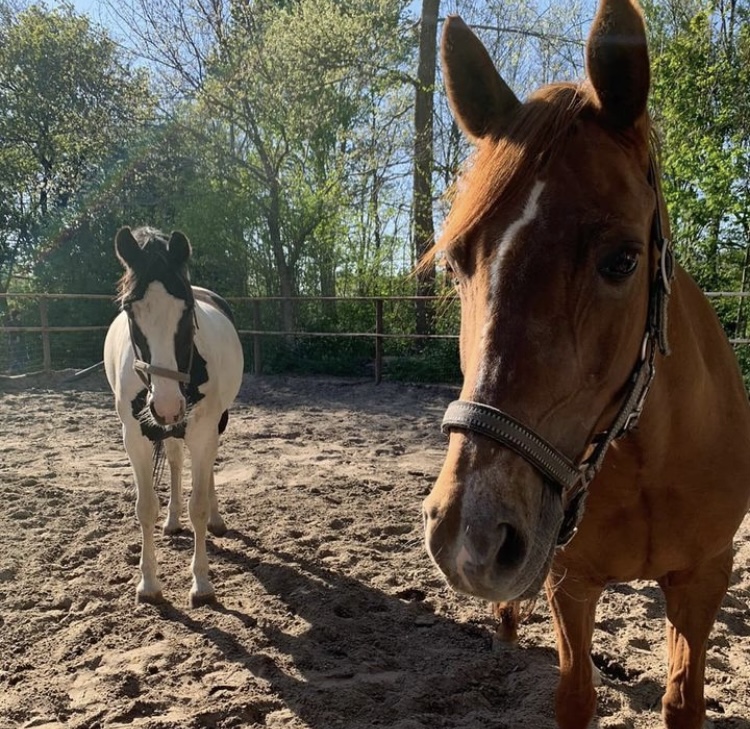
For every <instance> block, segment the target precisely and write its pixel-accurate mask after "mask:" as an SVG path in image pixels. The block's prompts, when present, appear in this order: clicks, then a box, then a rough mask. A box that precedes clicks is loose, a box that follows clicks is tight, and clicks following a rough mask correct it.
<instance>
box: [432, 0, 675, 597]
mask: <svg viewBox="0 0 750 729" xmlns="http://www.w3.org/2000/svg"><path fill="white" fill-rule="evenodd" d="M442 63H443V69H444V76H445V81H446V88H447V93H448V99H449V102H450V105H451V108H452V111H453V114H454V116H455V119H456V121H457V122H458V124H459V126H460V127H461V129H462V130H463V132H464V133H465V134H466V135H467V136H468V137H469V139H470V140H471V141H472V142H473V144H474V146H475V150H474V154H473V157H472V160H471V163H470V165H469V166H468V168H467V169H466V171H465V172H464V174H463V176H462V179H461V180H460V182H459V184H458V186H457V192H456V195H455V198H454V200H453V203H452V208H451V211H450V213H449V216H448V218H447V220H446V223H445V226H444V230H443V234H442V236H441V239H440V240H439V242H438V244H437V245H436V248H435V251H434V252H435V253H440V254H442V256H443V257H444V261H445V263H446V267H447V269H448V270H449V272H450V274H451V275H452V277H453V278H454V281H455V285H456V287H457V290H458V294H459V296H460V300H461V331H460V352H461V367H462V371H463V375H464V381H463V387H462V390H461V400H462V401H467V402H468V403H470V404H471V403H478V404H479V407H482V406H488V407H486V408H485V409H486V410H488V411H489V410H494V409H497V410H499V411H501V412H502V413H503V414H505V415H504V416H503V417H505V421H503V422H504V423H505V424H506V425H504V426H503V427H504V428H505V429H506V430H507V428H512V427H515V426H514V425H513V423H518V424H520V426H519V431H518V433H516V432H515V431H514V433H510V434H507V433H506V436H507V437H505V438H504V439H500V442H498V440H497V439H495V438H493V437H491V436H492V435H493V434H492V432H491V431H492V427H493V426H492V423H491V422H490V423H489V424H488V423H487V422H485V425H486V426H487V427H486V428H484V430H482V428H479V432H477V429H476V428H472V427H471V425H470V420H471V418H470V417H468V416H467V417H468V420H467V418H464V421H463V422H458V425H457V426H456V424H455V423H454V424H453V425H452V426H451V425H450V424H449V429H450V439H449V445H448V452H447V456H446V459H445V463H444V465H443V467H442V470H441V473H440V475H439V477H438V480H437V482H436V484H435V486H434V488H433V490H432V492H431V494H430V495H429V497H428V498H427V499H426V501H425V503H424V519H425V531H426V544H427V549H428V551H429V553H430V555H431V557H432V559H433V560H434V562H435V563H436V564H437V566H438V568H439V569H440V570H441V572H442V573H443V574H444V575H445V577H446V578H447V580H448V582H449V583H450V584H451V585H452V586H453V587H454V588H456V589H458V590H460V591H463V592H467V593H470V594H473V595H476V596H479V597H483V598H485V599H488V600H493V601H504V600H510V599H515V598H519V597H530V596H533V595H534V594H535V593H536V592H537V591H538V590H539V588H540V587H541V585H542V583H543V581H544V579H545V577H546V575H547V573H548V571H549V568H550V565H551V562H552V558H553V556H554V553H555V549H556V547H557V546H558V542H559V541H560V532H561V528H563V524H564V516H565V509H566V507H567V505H568V501H569V493H568V488H567V487H566V485H565V484H564V483H562V482H563V481H564V479H562V480H561V479H556V478H555V477H554V474H551V473H549V472H547V471H545V469H544V468H543V467H540V465H539V463H538V462H537V461H535V460H534V458H528V457H525V456H524V455H522V454H523V453H524V449H523V447H521V446H523V443H520V444H516V443H515V441H514V438H515V439H516V440H518V439H520V440H526V439H533V438H538V440H539V442H540V443H541V444H542V445H541V446H538V447H539V448H541V449H542V450H543V449H545V448H549V449H550V450H551V451H554V452H555V453H556V454H557V455H559V457H560V460H561V462H563V463H567V464H569V465H570V468H569V471H570V472H571V473H572V474H573V477H572V480H575V472H576V470H578V469H580V470H581V471H583V466H582V464H583V463H584V462H585V460H586V458H587V457H588V456H589V455H590V453H591V451H592V448H593V445H592V443H593V442H594V439H595V436H596V434H598V433H601V432H602V431H607V429H608V428H610V426H611V425H612V423H613V421H614V420H615V419H616V418H617V416H618V413H619V412H621V408H622V403H623V400H624V399H625V398H627V396H628V392H629V390H628V383H629V381H630V380H631V378H632V375H633V372H634V368H636V367H637V365H638V363H639V362H640V361H643V359H644V354H645V353H644V348H645V347H646V346H647V345H648V348H649V349H652V348H653V347H655V346H656V345H655V343H654V342H653V341H649V340H648V337H646V339H644V332H646V333H648V331H649V328H648V326H649V325H648V319H649V317H650V314H651V308H650V300H651V293H650V292H651V291H652V289H653V282H654V280H655V277H657V275H658V267H659V262H660V251H659V250H655V249H654V248H655V247H654V246H653V245H652V238H653V236H652V231H653V226H654V219H655V215H656V214H657V211H658V210H659V209H660V207H661V198H660V194H659V193H658V185H657V184H656V183H654V181H653V177H654V175H653V170H651V171H650V167H651V166H652V165H653V164H654V162H653V158H652V154H651V145H650V138H651V130H650V122H649V118H648V115H647V112H646V102H647V96H648V89H649V58H648V52H647V46H646V35H645V29H644V23H643V18H642V15H641V12H640V10H639V9H638V8H637V7H636V6H635V5H634V4H633V3H632V2H630V1H629V0H604V2H602V3H601V5H600V7H599V10H598V13H597V15H596V18H595V20H594V22H593V25H592V28H591V32H590V35H589V38H588V42H587V48H586V67H587V74H586V76H587V77H586V79H585V81H583V82H582V83H580V84H555V85H551V86H547V87H544V88H542V89H541V90H539V91H537V92H535V93H534V94H533V95H531V97H530V98H529V99H528V100H527V101H526V102H525V103H522V102H521V101H519V100H518V99H517V98H516V97H515V95H514V94H513V92H512V91H511V90H510V88H509V87H508V86H507V84H506V83H505V82H504V81H503V80H502V78H501V77H500V75H499V74H498V72H497V70H496V69H495V66H494V65H493V63H492V61H491V59H490V57H489V55H488V53H487V51H486V50H485V48H484V46H483V45H482V44H481V42H480V41H479V40H478V39H477V37H476V36H475V35H474V34H473V33H472V31H471V30H470V29H469V28H468V27H467V26H466V25H465V24H464V23H463V21H461V20H460V18H458V17H455V16H454V17H450V18H448V20H447V21H446V24H445V29H444V33H443V40H442ZM665 281H666V278H665ZM507 423H511V425H507ZM519 433H520V435H519ZM516 446H518V447H516ZM553 470H554V469H553ZM556 481H557V483H555V482H556Z"/></svg>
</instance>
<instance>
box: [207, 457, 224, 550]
mask: <svg viewBox="0 0 750 729" xmlns="http://www.w3.org/2000/svg"><path fill="white" fill-rule="evenodd" d="M208 508H209V512H208V531H210V532H211V534H213V535H214V536H215V537H223V536H224V535H225V534H226V533H227V525H226V524H225V523H224V519H222V518H221V514H220V513H219V500H218V499H217V498H216V484H215V483H214V469H213V468H212V469H211V482H210V483H209V486H208Z"/></svg>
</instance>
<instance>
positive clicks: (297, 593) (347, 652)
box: [160, 530, 750, 729]
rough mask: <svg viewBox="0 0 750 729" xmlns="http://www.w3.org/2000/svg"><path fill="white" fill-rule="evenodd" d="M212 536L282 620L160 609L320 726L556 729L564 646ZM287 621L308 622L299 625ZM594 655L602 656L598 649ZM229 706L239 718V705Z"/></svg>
mask: <svg viewBox="0 0 750 729" xmlns="http://www.w3.org/2000/svg"><path fill="white" fill-rule="evenodd" d="M208 545H209V546H208V548H209V551H210V552H211V553H212V560H213V561H214V563H221V562H224V563H229V564H232V565H234V566H236V567H237V568H238V570H241V571H242V572H244V573H249V574H251V575H252V576H253V577H254V578H255V579H256V580H257V581H258V583H259V585H260V586H262V588H263V589H264V590H265V592H266V593H267V594H268V596H269V599H272V600H275V601H277V603H278V604H279V605H281V606H282V607H283V611H285V612H286V617H285V619H284V620H278V621H277V620H270V621H269V620H265V619H257V618H256V617H254V616H253V615H251V614H249V613H248V612H247V611H246V610H245V609H244V608H243V609H239V608H237V607H228V606H225V605H222V604H220V603H217V604H216V605H214V606H213V607H212V608H211V609H212V610H213V612H214V613H215V614H216V615H217V616H221V617H226V618H230V619H233V620H236V621H238V622H239V624H240V625H241V626H242V627H243V629H244V630H243V631H238V632H237V633H233V632H231V631H230V630H227V629H225V628H223V627H220V626H219V625H216V624H211V623H212V622H214V621H211V620H206V619H205V617H204V616H200V615H197V616H196V615H195V613H193V614H189V613H187V612H184V611H182V610H181V609H180V608H178V607H175V606H172V605H163V606H162V607H161V608H160V610H161V614H162V617H164V618H165V619H168V620H172V621H176V622H179V623H181V624H182V625H183V626H184V627H185V628H187V629H189V630H190V631H192V632H193V633H195V634H197V635H200V636H201V637H202V638H204V639H208V640H209V641H211V642H212V643H213V644H214V646H215V647H216V648H217V649H218V650H219V651H220V653H221V654H222V655H223V656H224V658H225V660H227V661H230V662H234V663H237V664H239V665H241V666H242V667H244V668H245V669H247V670H248V671H249V672H250V673H251V674H253V676H255V677H256V678H257V679H258V680H261V681H265V682H267V683H268V684H269V685H270V689H271V691H272V692H273V693H274V694H275V695H277V696H279V697H280V698H281V701H282V702H283V705H284V707H286V708H288V709H289V710H290V711H292V712H293V713H294V714H295V715H297V716H298V717H299V718H300V719H301V720H302V721H304V722H305V724H306V725H307V726H309V727H310V728H311V729H330V728H331V727H342V728H343V729H370V727H373V728H374V727H383V726H388V727H391V728H392V729H423V728H424V727H428V726H429V727H433V726H440V727H446V728H455V729H485V728H486V729H506V728H507V729H510V728H511V727H512V729H531V727H534V729H555V726H556V725H555V723H554V720H553V716H554V708H553V697H554V692H555V688H556V685H557V656H556V654H555V652H554V651H552V650H551V649H549V648H543V647H536V646H529V645H528V644H526V645H524V646H523V648H517V647H515V646H505V645H501V646H500V647H499V646H498V643H497V639H496V636H495V633H494V630H493V629H492V627H491V625H490V622H489V621H486V622H484V623H482V622H478V623H477V622H468V623H460V622H456V621H455V620H453V619H449V618H445V617H441V616H439V615H437V614H436V613H434V612H433V610H432V608H431V606H430V605H429V601H428V600H427V599H426V595H425V593H424V592H423V591H422V590H421V589H419V588H418V587H411V588H407V589H403V590H399V591H397V592H396V593H395V594H389V593H386V592H383V591H380V590H378V589H376V588H374V587H372V586H369V585H367V584H364V583H363V582H361V581H359V580H357V579H355V578H353V577H349V576H347V575H346V574H342V573H341V572H339V571H336V570H334V569H329V568H327V567H326V566H325V565H324V564H321V563H320V562H319V561H313V560H311V559H304V558H301V557H300V555H299V554H297V553H295V554H291V553H287V552H284V551H281V550H278V549H267V548H264V547H263V546H262V545H261V544H260V543H259V542H258V541H257V540H256V539H254V538H253V537H251V536H247V535H245V534H243V533H241V532H238V531H235V530H230V531H229V532H228V533H227V535H226V537H225V538H224V539H222V540H220V541H212V542H209V543H208ZM184 546H185V548H186V549H187V548H188V545H187V542H186V544H185V545H184ZM248 555H252V556H248ZM618 589H621V590H623V591H624V592H628V593H629V592H635V593H638V594H639V595H640V596H641V597H642V598H643V597H645V598H646V605H647V612H648V615H649V617H660V618H661V617H663V606H662V605H661V604H660V596H659V595H660V590H659V589H658V587H651V586H644V587H642V588H639V587H633V586H630V585H624V586H623V585H620V586H618ZM641 593H643V594H641ZM288 620H292V621H295V620H297V621H299V622H300V623H301V624H303V625H305V626H306V629H305V630H304V631H302V632H296V631H290V630H288V629H287V626H286V625H285V624H284V623H285V622H287V621H288ZM282 626H283V627H282ZM247 636H251V637H247ZM280 656H284V657H286V658H285V659H284V660H280V659H279V657H280ZM599 658H601V657H599ZM595 662H597V663H601V660H599V661H597V656H596V654H595ZM285 663H288V664H291V665H292V666H293V667H294V671H291V672H290V670H289V665H286V666H285V665H284V664H285ZM619 666H620V664H619V663H618V662H617V661H614V662H610V663H609V664H607V665H600V666H599V667H600V669H601V670H602V673H603V675H604V678H605V682H606V683H607V684H609V685H610V686H611V687H612V688H613V689H615V690H616V691H618V692H621V693H622V694H623V696H624V698H625V700H626V701H627V702H628V704H629V706H630V708H631V710H632V711H634V712H636V713H637V714H643V713H648V712H653V713H654V714H655V715H658V713H659V705H660V699H661V696H662V694H663V691H664V686H663V685H662V684H661V683H660V682H658V681H655V680H653V679H651V678H647V677H645V676H642V675H641V674H640V673H634V674H632V675H630V674H628V675H620V673H619V672H618V668H619ZM523 705H525V708H523ZM599 706H600V709H599V712H598V713H599V716H600V717H601V719H598V720H595V721H594V722H593V724H592V727H594V728H596V727H599V726H604V725H605V724H601V723H600V722H601V721H603V720H604V717H605V716H607V714H608V713H609V710H610V709H611V710H613V711H615V710H617V707H616V706H614V704H613V706H612V707H609V706H608V700H607V698H606V696H603V695H602V694H601V692H600V699H599ZM277 708H278V707H277ZM709 708H710V709H713V710H714V711H713V726H714V727H715V729H750V722H747V721H746V720H744V719H742V718H739V717H736V716H717V715H716V711H717V710H718V711H721V707H720V706H711V705H709ZM230 711H234V712H235V714H233V715H232V717H231V718H232V719H236V718H238V717H237V715H236V712H237V708H236V707H235V708H234V709H230ZM242 711H243V712H245V713H244V714H243V716H242V717H240V718H243V719H245V720H247V719H248V717H251V716H254V717H255V718H254V721H257V722H259V723H262V721H261V719H262V717H261V719H259V718H258V717H257V716H255V715H254V714H253V713H252V712H253V711H255V709H254V708H252V707H248V706H245V707H243V709H242ZM247 712H250V713H247ZM436 722H437V723H436Z"/></svg>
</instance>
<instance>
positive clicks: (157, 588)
mask: <svg viewBox="0 0 750 729" xmlns="http://www.w3.org/2000/svg"><path fill="white" fill-rule="evenodd" d="M115 250H116V252H117V257H118V258H119V259H120V261H121V263H122V265H123V267H124V268H125V273H124V275H123V277H122V279H121V280H120V287H119V301H120V305H121V308H122V311H121V312H120V314H119V315H118V316H117V317H116V318H115V320H114V321H113V322H112V324H111V326H110V328H109V331H108V332H107V338H106V341H105V343H104V365H105V369H106V373H107V380H108V381H109V384H110V387H111V388H112V392H113V393H114V395H115V405H116V408H117V414H118V415H119V417H120V420H121V421H122V429H123V441H124V443H125V450H126V451H127V454H128V458H129V459H130V463H131V465H132V467H133V471H134V474H135V481H136V485H137V488H138V497H137V501H136V514H137V516H138V521H139V522H140V525H141V530H142V533H143V545H142V551H141V563H140V567H141V580H140V582H139V583H138V587H137V588H136V598H137V599H138V600H140V601H144V602H158V601H160V600H161V599H162V594H161V584H160V582H159V579H158V577H157V575H156V554H155V544H154V527H155V525H156V519H157V516H158V511H159V500H158V498H157V496H156V493H155V491H154V477H155V474H156V473H157V471H158V464H159V462H160V461H161V459H162V457H163V455H164V451H166V458H167V461H168V463H169V470H170V476H171V494H170V499H169V509H168V511H169V513H168V516H167V519H166V521H165V522H164V533H165V534H171V533H174V532H176V531H178V530H179V529H180V512H181V510H182V496H181V480H182V464H183V458H184V453H183V444H182V441H184V442H185V444H186V445H187V447H188V449H189V451H190V458H191V466H192V491H191V494H190V500H189V503H188V511H189V514H190V521H191V523H192V526H193V533H194V536H195V551H194V555H193V563H192V570H193V585H192V588H191V590H190V603H191V605H193V606H197V605H201V604H205V603H206V602H210V601H212V600H213V599H214V589H213V587H212V586H211V582H210V580H209V577H208V558H207V556H206V529H207V528H208V530H209V531H211V533H212V534H215V535H219V536H220V535H221V534H223V533H224V532H225V531H226V526H225V525H224V521H223V520H222V518H221V515H220V514H219V508H218V502H217V499H216V491H215V488H214V462H215V460H216V453H217V450H218V444H219V435H220V434H221V433H222V432H223V430H224V428H225V427H226V423H227V417H228V415H227V408H228V407H229V406H230V405H231V403H232V401H233V400H234V398H235V397H236V395H237V393H238V392H239V389H240V384H241V381H242V370H243V356H242V347H241V346H240V340H239V337H238V335H237V331H236V329H235V326H234V323H233V321H232V315H231V312H230V310H229V306H228V305H227V303H226V302H225V301H224V300H223V299H222V298H221V297H219V296H217V295H216V294H214V293H212V292H210V291H208V290H207V289H201V288H198V287H194V286H191V285H190V280H189V276H188V268H187V263H188V259H189V258H190V253H191V248H190V243H189V241H188V239H187V238H186V237H185V236H184V235H183V234H182V233H180V232H178V231H175V232H173V233H172V234H171V236H170V237H169V240H167V238H166V237H165V236H164V235H163V234H162V233H160V232H159V231H158V230H154V229H153V228H138V229H136V230H133V231H131V229H130V228H122V229H121V230H120V231H118V233H117V236H116V237H115Z"/></svg>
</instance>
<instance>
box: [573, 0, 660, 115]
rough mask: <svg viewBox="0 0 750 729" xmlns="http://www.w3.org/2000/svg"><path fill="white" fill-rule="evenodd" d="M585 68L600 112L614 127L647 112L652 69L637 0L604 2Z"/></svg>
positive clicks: (590, 39)
mask: <svg viewBox="0 0 750 729" xmlns="http://www.w3.org/2000/svg"><path fill="white" fill-rule="evenodd" d="M586 69H587V72H588V77H589V80H590V81H591V85H592V86H593V87H594V91H595V92H596V95H597V98H598V99H599V104H600V106H601V110H602V112H603V113H604V115H605V117H606V118H607V120H608V121H609V122H610V123H611V124H613V125H614V126H616V127H618V128H621V129H624V128H626V127H630V126H633V125H634V124H635V123H636V122H637V121H638V120H639V119H640V118H641V117H642V116H643V114H644V113H645V111H646V103H647V101H648V89H649V85H650V81H651V70H650V65H649V59H648V45H647V42H646V27H645V24H644V22H643V14H642V12H641V10H640V8H639V7H638V6H637V5H636V3H635V0H602V2H601V3H600V4H599V9H598V10H597V13H596V17H595V18H594V22H593V23H592V26H591V32H590V33H589V39H588V43H587V44H586Z"/></svg>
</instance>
